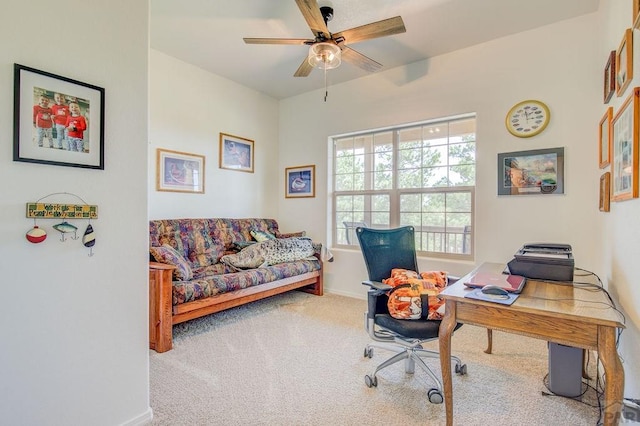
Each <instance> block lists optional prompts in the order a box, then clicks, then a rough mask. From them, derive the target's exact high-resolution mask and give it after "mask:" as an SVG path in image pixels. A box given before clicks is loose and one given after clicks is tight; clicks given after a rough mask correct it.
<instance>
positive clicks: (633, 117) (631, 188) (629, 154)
mask: <svg viewBox="0 0 640 426" xmlns="http://www.w3.org/2000/svg"><path fill="white" fill-rule="evenodd" d="M639 101H640V87H635V88H634V89H633V92H632V93H631V94H630V95H629V96H628V97H627V99H626V100H625V101H624V103H623V104H622V106H621V107H620V110H619V111H618V113H617V114H616V116H615V117H614V119H613V122H612V125H611V127H612V129H613V143H612V145H613V147H612V150H611V154H612V157H611V199H612V200H613V201H624V200H629V199H632V198H638V103H639Z"/></svg>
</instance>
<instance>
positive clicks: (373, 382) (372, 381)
mask: <svg viewBox="0 0 640 426" xmlns="http://www.w3.org/2000/svg"><path fill="white" fill-rule="evenodd" d="M364 383H365V385H367V387H368V388H375V387H377V386H378V378H377V377H376V376H373V377H371V376H370V375H368V374H367V375H366V376H364Z"/></svg>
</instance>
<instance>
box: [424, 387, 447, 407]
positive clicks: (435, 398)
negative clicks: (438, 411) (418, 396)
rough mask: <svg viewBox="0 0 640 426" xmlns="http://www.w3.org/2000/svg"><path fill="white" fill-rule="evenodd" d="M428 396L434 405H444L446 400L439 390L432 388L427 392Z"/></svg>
mask: <svg viewBox="0 0 640 426" xmlns="http://www.w3.org/2000/svg"><path fill="white" fill-rule="evenodd" d="M427 396H428V397H429V402H430V403H432V404H442V402H443V401H444V398H443V397H442V392H440V390H439V389H436V388H431V389H429V392H427Z"/></svg>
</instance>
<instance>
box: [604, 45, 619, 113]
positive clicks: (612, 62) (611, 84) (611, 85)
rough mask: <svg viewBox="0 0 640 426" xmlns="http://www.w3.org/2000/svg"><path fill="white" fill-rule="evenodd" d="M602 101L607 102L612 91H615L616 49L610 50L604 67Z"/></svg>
mask: <svg viewBox="0 0 640 426" xmlns="http://www.w3.org/2000/svg"><path fill="white" fill-rule="evenodd" d="M603 89H604V103H605V104H607V103H609V100H611V96H613V92H615V91H616V51H615V50H612V51H611V53H610V54H609V59H608V60H607V65H605V67H604V84H603Z"/></svg>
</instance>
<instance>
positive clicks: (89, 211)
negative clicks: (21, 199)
mask: <svg viewBox="0 0 640 426" xmlns="http://www.w3.org/2000/svg"><path fill="white" fill-rule="evenodd" d="M27 217H33V218H39V219H97V218H98V206H92V205H89V204H57V203H27Z"/></svg>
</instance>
